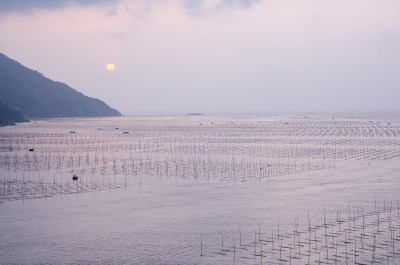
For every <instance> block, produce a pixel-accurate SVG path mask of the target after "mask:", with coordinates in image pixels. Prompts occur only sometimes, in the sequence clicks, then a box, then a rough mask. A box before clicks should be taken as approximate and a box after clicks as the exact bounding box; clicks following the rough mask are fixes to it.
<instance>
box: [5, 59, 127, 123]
mask: <svg viewBox="0 0 400 265" xmlns="http://www.w3.org/2000/svg"><path fill="white" fill-rule="evenodd" d="M108 116H121V113H120V112H118V111H117V110H115V109H113V108H111V107H109V106H108V105H107V104H106V103H104V102H103V101H101V100H99V99H96V98H91V97H88V96H85V95H84V94H82V93H80V92H78V91H76V90H75V89H73V88H71V87H69V86H68V85H66V84H64V83H61V82H55V81H53V80H50V79H48V78H46V77H45V76H43V75H42V74H41V73H39V72H38V71H35V70H32V69H29V68H27V67H25V66H23V65H22V64H20V63H19V62H17V61H15V60H12V59H10V58H8V57H7V56H5V55H4V54H2V53H0V126H1V125H10V124H13V123H15V122H22V121H26V120H25V118H27V119H30V118H63V117H108Z"/></svg>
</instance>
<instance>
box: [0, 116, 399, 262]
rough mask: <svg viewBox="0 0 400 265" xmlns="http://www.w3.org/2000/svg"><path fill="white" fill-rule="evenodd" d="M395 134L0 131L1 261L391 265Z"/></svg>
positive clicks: (220, 129)
mask: <svg viewBox="0 0 400 265" xmlns="http://www.w3.org/2000/svg"><path fill="white" fill-rule="evenodd" d="M399 135H400V124H399V122H398V121H397V120H395V119H394V118H390V119H389V118H385V119H379V120H378V119H373V120H368V119H346V118H342V119H338V118H336V119H332V118H331V117H308V118H304V117H209V116H198V117H197V116H196V117H193V116H184V117H182V116H181V117H120V118H99V119H97V118H96V119H61V120H58V119H57V120H38V121H33V122H30V123H27V124H19V125H18V126H13V127H3V128H0V223H1V226H0V263H1V264H124V263H125V264H233V263H237V264H307V263H308V264H319V263H320V264H322V263H324V264H346V263H347V264H357V263H361V264H363V263H364V264H365V263H367V264H371V263H372V264H388V263H389V264H398V263H399V262H400V257H399V255H400V242H399V241H400V210H399V208H400V207H399V203H398V199H397V198H398V195H399V187H400V185H399V184H400V183H399V181H400V179H399V172H400V163H399V155H400V137H399ZM30 150H31V151H30ZM74 174H75V175H78V176H79V178H78V180H77V181H73V180H72V176H73V175H74Z"/></svg>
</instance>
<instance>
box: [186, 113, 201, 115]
mask: <svg viewBox="0 0 400 265" xmlns="http://www.w3.org/2000/svg"><path fill="white" fill-rule="evenodd" d="M185 115H188V116H201V115H205V114H203V113H187V114H185Z"/></svg>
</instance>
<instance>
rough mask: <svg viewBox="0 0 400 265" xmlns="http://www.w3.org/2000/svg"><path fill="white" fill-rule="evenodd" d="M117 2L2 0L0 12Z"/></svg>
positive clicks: (114, 1) (92, 0) (115, 0)
mask: <svg viewBox="0 0 400 265" xmlns="http://www.w3.org/2000/svg"><path fill="white" fill-rule="evenodd" d="M117 2H119V0H57V1H54V0H35V1H32V0H2V1H0V13H7V12H29V11H30V10H32V9H54V8H63V7H66V6H68V5H73V4H78V5H82V6H90V5H102V4H112V3H117Z"/></svg>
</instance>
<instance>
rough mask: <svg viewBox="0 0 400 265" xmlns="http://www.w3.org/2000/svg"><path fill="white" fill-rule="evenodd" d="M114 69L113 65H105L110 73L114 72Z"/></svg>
mask: <svg viewBox="0 0 400 265" xmlns="http://www.w3.org/2000/svg"><path fill="white" fill-rule="evenodd" d="M114 69H115V65H114V64H113V63H109V64H107V70H108V71H110V72H112V71H114Z"/></svg>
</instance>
